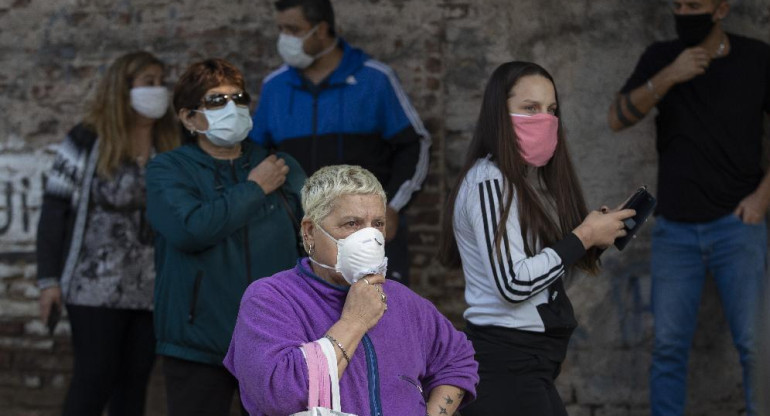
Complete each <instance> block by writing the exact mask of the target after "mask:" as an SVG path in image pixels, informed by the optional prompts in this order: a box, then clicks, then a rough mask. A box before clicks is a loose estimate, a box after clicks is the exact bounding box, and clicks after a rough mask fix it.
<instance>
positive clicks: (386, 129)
mask: <svg viewBox="0 0 770 416" xmlns="http://www.w3.org/2000/svg"><path fill="white" fill-rule="evenodd" d="M373 65H375V66H377V67H378V69H380V70H381V71H382V73H384V74H385V76H386V81H387V82H385V83H384V85H383V86H382V87H381V88H380V90H381V92H380V99H381V100H382V108H383V109H384V114H383V118H382V119H381V123H382V135H383V138H384V139H385V140H387V141H388V143H389V144H390V146H391V149H392V151H393V157H392V160H391V175H390V180H389V182H388V183H386V184H383V186H384V187H385V191H386V192H387V194H388V200H389V201H388V205H390V206H391V207H393V208H394V209H396V210H400V209H401V208H403V207H404V206H405V205H406V204H407V203H408V202H409V200H410V199H411V197H412V194H413V193H414V192H416V191H417V190H419V189H420V187H421V186H422V182H423V181H424V180H425V176H426V175H427V173H428V158H429V149H430V142H431V139H430V134H429V133H428V130H427V129H426V128H425V126H424V125H423V123H422V121H421V120H420V116H419V115H418V114H417V111H416V110H415V109H414V107H413V106H412V103H411V102H410V101H409V97H408V96H407V94H406V92H405V91H404V89H403V88H402V87H401V83H400V82H399V81H398V77H397V76H396V74H395V72H393V70H392V69H391V68H390V67H387V66H385V65H383V64H379V63H377V64H373Z"/></svg>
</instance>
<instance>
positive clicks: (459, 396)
mask: <svg viewBox="0 0 770 416" xmlns="http://www.w3.org/2000/svg"><path fill="white" fill-rule="evenodd" d="M463 396H465V392H464V391H461V392H459V393H457V398H458V399H462V398H463Z"/></svg>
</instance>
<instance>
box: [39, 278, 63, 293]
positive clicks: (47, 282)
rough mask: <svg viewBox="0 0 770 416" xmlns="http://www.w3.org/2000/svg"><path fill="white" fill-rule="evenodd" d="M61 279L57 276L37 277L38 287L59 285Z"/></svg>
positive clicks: (44, 287)
mask: <svg viewBox="0 0 770 416" xmlns="http://www.w3.org/2000/svg"><path fill="white" fill-rule="evenodd" d="M58 286H59V279H57V278H55V277H41V278H40V279H37V288H38V289H40V290H44V289H48V288H49V287H58Z"/></svg>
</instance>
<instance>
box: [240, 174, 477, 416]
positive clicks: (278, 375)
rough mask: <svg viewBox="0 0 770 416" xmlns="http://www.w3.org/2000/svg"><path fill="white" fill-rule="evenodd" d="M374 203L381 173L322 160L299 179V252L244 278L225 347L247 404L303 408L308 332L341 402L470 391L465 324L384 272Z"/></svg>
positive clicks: (411, 411)
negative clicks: (265, 273)
mask: <svg viewBox="0 0 770 416" xmlns="http://www.w3.org/2000/svg"><path fill="white" fill-rule="evenodd" d="M385 204H386V197H385V192H384V191H383V189H382V186H381V185H380V183H379V182H378V181H377V179H376V178H375V177H374V175H372V174H371V173H370V172H369V171H367V170H365V169H363V168H361V167H358V166H347V165H339V166H327V167H325V168H322V169H320V170H318V171H317V172H316V173H315V174H313V175H312V176H311V177H310V178H308V180H307V181H306V182H305V185H304V187H303V188H302V206H303V209H304V211H305V217H304V219H303V220H302V240H303V243H304V245H305V250H306V251H307V253H308V255H309V257H308V258H304V259H302V260H301V261H300V262H299V263H298V264H297V266H296V267H294V268H293V269H290V270H286V271H283V272H280V273H278V274H275V275H273V276H271V277H267V278H264V279H261V280H259V281H257V282H255V283H253V284H252V285H251V286H249V288H248V289H247V291H246V294H245V295H244V296H243V299H242V301H241V308H240V311H239V314H238V322H237V324H236V327H235V331H234V333H233V339H232V341H231V344H230V350H229V352H228V354H227V357H226V358H225V366H226V367H227V368H228V369H229V370H230V372H232V373H233V375H234V376H235V377H236V378H237V379H238V380H239V382H240V391H241V399H242V400H243V404H244V406H245V408H246V410H248V411H249V414H251V415H252V416H259V415H288V414H292V413H295V412H300V411H303V410H306V409H307V408H308V405H309V403H308V401H309V395H310V394H309V388H310V386H311V385H312V382H311V381H310V380H309V378H308V377H309V374H310V373H309V371H308V365H309V364H306V359H305V358H304V357H305V356H304V355H303V351H306V350H307V349H308V348H313V346H314V344H319V345H320V344H326V345H327V347H326V348H327V349H326V351H329V352H331V351H333V355H330V356H329V357H328V358H327V359H328V360H329V361H330V362H331V363H332V364H331V366H332V368H336V370H337V371H336V376H338V377H339V384H340V389H339V391H340V396H341V401H340V403H341V410H342V411H343V412H348V413H353V414H357V415H367V414H371V415H376V414H385V415H425V414H429V415H439V414H450V415H451V414H453V413H454V411H455V410H456V409H457V408H458V407H459V406H460V405H461V404H465V403H467V402H469V401H470V400H472V399H473V397H474V396H475V389H476V383H477V382H478V376H477V375H476V368H477V365H476V362H475V361H474V360H473V348H472V347H471V345H470V343H469V342H468V340H467V339H466V338H465V336H464V335H463V334H462V333H461V332H459V331H457V330H456V329H455V328H454V327H453V326H452V324H451V323H450V322H449V321H448V320H447V319H446V318H445V317H443V316H442V315H441V314H440V313H439V312H438V310H436V308H435V307H434V306H433V304H431V303H430V302H429V301H427V300H425V299H423V298H421V297H420V296H418V295H417V294H415V293H414V292H412V291H410V290H409V289H408V288H406V287H405V286H403V285H401V284H400V283H398V282H395V281H392V280H387V281H386V280H385V277H384V275H385V272H386V267H387V259H386V258H385V257H384V255H385V254H384V253H385V247H384V244H385V239H384V237H383V233H384V232H385V228H386V225H387V224H386V213H385ZM301 348H302V349H301Z"/></svg>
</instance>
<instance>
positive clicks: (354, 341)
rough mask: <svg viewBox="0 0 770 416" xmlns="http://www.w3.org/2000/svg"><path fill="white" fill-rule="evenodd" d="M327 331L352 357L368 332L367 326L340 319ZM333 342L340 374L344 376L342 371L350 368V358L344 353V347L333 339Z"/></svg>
mask: <svg viewBox="0 0 770 416" xmlns="http://www.w3.org/2000/svg"><path fill="white" fill-rule="evenodd" d="M326 333H327V334H328V335H330V336H331V337H332V338H333V339H334V340H335V341H336V342H339V343H340V344H341V345H342V348H344V349H345V353H346V354H347V356H348V358H350V359H352V358H353V354H355V353H356V349H358V344H360V343H361V338H363V337H364V334H366V328H364V327H363V326H362V325H360V324H358V323H356V322H353V321H344V320H342V319H340V320H339V321H337V323H335V324H334V325H332V327H331V328H329V330H328V331H326ZM332 344H334V352H335V353H336V354H337V371H338V376H339V377H340V378H342V373H343V372H345V369H346V368H348V360H347V359H346V358H345V356H344V354H342V349H341V348H340V347H339V345H336V343H335V342H334V341H332Z"/></svg>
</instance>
